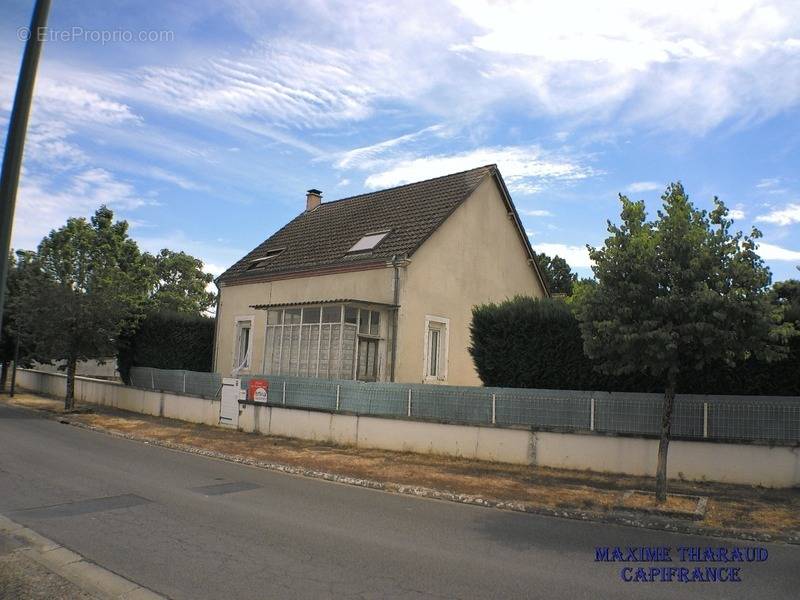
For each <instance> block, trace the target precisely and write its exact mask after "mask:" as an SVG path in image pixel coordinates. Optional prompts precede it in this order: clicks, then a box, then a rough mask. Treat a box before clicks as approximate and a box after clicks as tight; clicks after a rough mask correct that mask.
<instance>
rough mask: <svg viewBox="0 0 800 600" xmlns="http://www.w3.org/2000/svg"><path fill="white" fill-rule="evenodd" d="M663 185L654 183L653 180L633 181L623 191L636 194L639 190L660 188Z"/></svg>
mask: <svg viewBox="0 0 800 600" xmlns="http://www.w3.org/2000/svg"><path fill="white" fill-rule="evenodd" d="M663 187H664V186H662V185H661V184H660V183H656V182H655V181H635V182H633V183H632V184H630V185H629V186H628V187H626V188H625V191H626V192H630V193H632V194H637V193H639V192H652V191H654V190H660V189H662V188H663Z"/></svg>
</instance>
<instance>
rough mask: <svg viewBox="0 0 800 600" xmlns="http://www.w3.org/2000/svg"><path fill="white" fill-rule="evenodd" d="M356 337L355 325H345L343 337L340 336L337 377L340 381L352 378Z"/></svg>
mask: <svg viewBox="0 0 800 600" xmlns="http://www.w3.org/2000/svg"><path fill="white" fill-rule="evenodd" d="M357 335H358V332H357V331H356V327H355V325H345V327H344V335H343V336H342V362H341V368H340V369H339V377H340V378H341V379H352V378H353V363H354V361H355V351H356V336H357Z"/></svg>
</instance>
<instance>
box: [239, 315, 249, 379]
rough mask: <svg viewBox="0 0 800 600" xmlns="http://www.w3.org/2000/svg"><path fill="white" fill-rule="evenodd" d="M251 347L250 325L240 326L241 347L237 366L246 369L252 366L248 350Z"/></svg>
mask: <svg viewBox="0 0 800 600" xmlns="http://www.w3.org/2000/svg"><path fill="white" fill-rule="evenodd" d="M249 347H250V325H240V326H239V347H238V350H237V354H236V367H237V368H242V369H246V368H247V367H249V366H250V356H249V355H248V352H247V350H248V349H249Z"/></svg>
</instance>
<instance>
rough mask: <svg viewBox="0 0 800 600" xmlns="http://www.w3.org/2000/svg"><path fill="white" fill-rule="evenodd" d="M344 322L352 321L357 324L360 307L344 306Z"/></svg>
mask: <svg viewBox="0 0 800 600" xmlns="http://www.w3.org/2000/svg"><path fill="white" fill-rule="evenodd" d="M344 322H345V323H352V324H353V325H355V324H356V323H358V309H357V308H353V307H352V306H345V308H344Z"/></svg>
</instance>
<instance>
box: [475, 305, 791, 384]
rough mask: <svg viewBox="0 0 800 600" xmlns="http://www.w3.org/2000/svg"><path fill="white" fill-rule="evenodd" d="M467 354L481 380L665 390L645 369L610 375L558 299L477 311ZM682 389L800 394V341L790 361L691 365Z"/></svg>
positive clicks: (491, 307)
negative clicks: (586, 347) (701, 367)
mask: <svg viewBox="0 0 800 600" xmlns="http://www.w3.org/2000/svg"><path fill="white" fill-rule="evenodd" d="M471 333H472V346H471V348H470V353H471V354H472V357H473V359H474V361H475V367H476V369H477V371H478V375H479V376H480V378H481V381H483V383H484V385H487V386H497V387H520V388H540V389H571V390H599V391H603V390H605V391H620V392H624V391H630V392H661V391H663V388H662V386H661V382H660V381H657V380H653V379H652V378H648V377H645V376H642V375H636V374H634V375H628V376H608V375H604V374H602V373H600V372H598V371H597V370H596V369H595V365H594V363H593V362H592V361H591V360H589V359H588V358H587V357H586V355H585V354H584V353H583V340H582V338H581V332H580V328H579V327H578V321H577V319H576V318H575V316H574V315H573V313H572V311H571V310H570V307H569V306H568V305H567V304H565V303H564V302H563V301H561V300H552V299H533V298H526V297H517V298H514V299H513V300H508V301H506V302H503V303H501V304H487V305H482V306H477V307H475V308H474V309H473V311H472V326H471ZM678 391H679V392H681V393H687V394H688V393H694V394H742V395H776V396H779V395H787V396H797V395H800V340H798V339H797V338H795V340H794V342H793V344H792V353H791V355H790V357H789V358H788V359H787V360H784V361H781V362H778V363H772V364H766V363H761V362H758V361H755V360H753V361H749V362H747V363H745V364H743V365H742V366H740V367H739V368H737V369H728V368H717V369H707V370H705V371H699V372H698V371H691V370H689V371H688V375H687V376H686V377H684V380H683V381H682V382H680V385H679V390H678Z"/></svg>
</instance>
